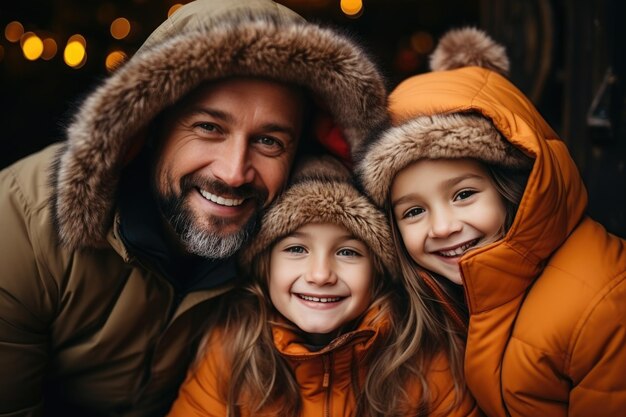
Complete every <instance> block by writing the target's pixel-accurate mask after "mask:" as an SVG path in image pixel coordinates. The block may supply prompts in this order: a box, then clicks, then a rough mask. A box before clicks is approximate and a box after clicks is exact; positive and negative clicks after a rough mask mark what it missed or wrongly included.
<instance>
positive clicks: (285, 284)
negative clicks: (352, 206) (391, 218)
mask: <svg viewBox="0 0 626 417" xmlns="http://www.w3.org/2000/svg"><path fill="white" fill-rule="evenodd" d="M372 276H373V264H372V259H371V257H370V254H369V251H368V248H367V246H366V245H365V244H364V243H363V242H362V241H360V240H358V239H356V238H354V236H352V234H350V233H348V231H347V230H346V229H345V228H343V227H341V226H337V225H335V224H329V223H323V224H317V223H314V224H307V225H305V226H302V227H300V228H299V229H297V230H296V231H295V232H294V233H292V234H290V235H288V236H287V237H285V238H283V239H281V240H280V241H278V242H277V243H276V244H275V245H274V247H273V248H272V253H271V260H270V280H269V293H270V298H271V300H272V303H273V304H274V306H275V307H276V309H277V310H278V312H280V313H281V314H282V315H283V316H284V317H285V318H287V319H288V320H290V321H291V322H292V323H294V324H295V325H296V326H298V327H299V328H300V329H301V330H302V331H303V332H305V333H309V334H328V335H331V334H332V335H333V336H334V334H335V331H336V330H338V329H339V328H341V327H342V326H343V325H344V324H346V323H348V322H350V321H352V320H354V319H355V318H357V317H358V316H360V315H361V314H362V313H363V312H364V311H365V310H366V309H367V308H368V306H369V303H370V301H371V290H370V288H371V285H372Z"/></svg>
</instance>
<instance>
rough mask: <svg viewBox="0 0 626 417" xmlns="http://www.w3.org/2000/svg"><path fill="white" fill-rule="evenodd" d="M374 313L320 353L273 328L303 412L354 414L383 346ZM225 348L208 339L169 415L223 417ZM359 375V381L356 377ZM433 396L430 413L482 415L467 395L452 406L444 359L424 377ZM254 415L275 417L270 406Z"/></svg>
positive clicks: (384, 326)
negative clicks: (357, 396)
mask: <svg viewBox="0 0 626 417" xmlns="http://www.w3.org/2000/svg"><path fill="white" fill-rule="evenodd" d="M374 314H375V311H371V312H370V314H369V315H367V316H365V318H364V319H363V322H362V323H361V324H360V326H359V327H358V328H357V329H355V330H353V331H351V332H349V333H345V334H344V335H342V336H340V337H338V338H337V339H335V340H334V341H332V342H331V343H330V344H329V345H327V346H326V347H324V348H323V349H321V350H318V351H311V350H310V349H309V348H308V347H307V346H306V344H304V341H303V340H302V338H301V337H300V336H299V335H297V334H296V333H294V332H293V331H291V330H289V329H288V328H287V327H285V326H281V325H274V326H273V327H272V332H273V337H274V343H275V346H276V349H278V351H279V352H280V354H281V356H282V357H283V358H284V359H285V361H286V362H287V363H288V364H289V367H290V368H291V369H292V370H293V373H294V376H295V378H296V380H297V382H298V385H299V387H300V392H301V394H302V395H301V399H302V408H301V414H300V415H302V416H327V415H328V416H352V415H353V414H352V413H354V406H355V390H357V389H359V388H358V387H360V386H362V384H363V380H364V378H365V375H366V372H367V369H368V368H369V366H368V364H369V363H371V359H372V354H375V353H376V352H377V350H380V349H381V347H383V345H382V343H383V339H384V337H385V335H386V332H387V331H388V327H389V323H388V321H384V320H383V321H378V322H377V324H374V323H373V322H372V320H371V319H372V316H373V315H374ZM227 349H228V346H226V345H224V341H223V339H222V337H221V333H220V332H219V331H217V330H216V331H215V332H214V333H213V334H212V335H211V338H210V340H209V344H208V349H207V354H206V356H205V357H204V359H203V360H202V361H201V362H200V364H199V365H198V367H197V369H196V370H195V372H193V373H190V375H189V377H188V379H187V380H186V381H185V383H184V384H183V386H182V388H181V391H180V395H179V397H178V399H177V401H176V402H175V403H174V407H173V408H172V410H171V411H170V414H169V415H168V417H191V416H203V417H209V416H216V417H218V416H224V415H226V406H225V404H224V401H223V400H222V399H221V397H220V389H221V388H222V386H221V385H220V382H219V381H222V383H223V381H228V376H229V368H228V367H227V365H225V364H228V361H227V360H225V359H224V357H225V356H226V352H225V351H226V350H227ZM355 378H358V381H355ZM426 380H427V381H428V383H429V388H430V389H431V390H432V393H433V395H434V398H433V400H432V402H431V403H430V411H431V413H430V414H429V415H432V416H443V415H445V416H451V417H454V416H480V415H481V414H479V412H478V410H477V409H476V406H475V403H474V401H473V400H472V399H471V398H470V397H469V396H466V397H465V399H464V401H463V402H462V403H461V404H460V405H459V406H458V407H457V408H454V409H451V410H450V409H449V407H450V406H451V404H452V403H453V401H454V390H453V385H452V383H451V379H450V374H449V369H448V364H447V362H446V360H445V357H444V356H443V355H442V356H439V357H438V358H437V359H436V360H435V361H433V363H432V365H431V368H430V372H428V374H427V376H426ZM408 389H409V392H410V393H411V397H412V398H415V399H416V401H417V399H419V398H421V396H422V392H421V390H420V388H419V387H418V386H413V387H410V388H408ZM267 408H268V410H263V411H262V413H260V414H259V413H257V414H254V415H257V416H260V415H263V416H265V415H267V416H275V415H277V414H275V413H272V411H271V406H270V407H267ZM250 415H252V414H251V413H250V410H245V409H244V410H242V413H241V416H242V417H244V416H250Z"/></svg>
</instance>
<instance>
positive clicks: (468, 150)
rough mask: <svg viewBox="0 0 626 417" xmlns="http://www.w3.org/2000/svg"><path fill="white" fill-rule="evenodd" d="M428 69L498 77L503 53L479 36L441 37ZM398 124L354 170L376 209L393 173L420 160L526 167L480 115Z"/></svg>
mask: <svg viewBox="0 0 626 417" xmlns="http://www.w3.org/2000/svg"><path fill="white" fill-rule="evenodd" d="M431 66H432V69H433V71H447V70H453V69H456V68H461V67H463V66H482V67H485V68H489V69H491V70H492V71H496V72H499V73H501V74H503V73H505V72H506V71H507V70H508V68H509V61H508V58H507V57H506V54H505V50H504V48H503V47H502V46H500V45H498V44H496V43H495V42H494V41H493V40H492V39H491V38H489V36H487V35H486V34H485V33H484V32H482V31H480V30H478V29H474V28H466V29H458V30H453V31H451V32H448V33H447V34H446V35H444V37H443V38H442V39H441V40H440V42H439V44H438V46H437V48H436V50H435V51H434V53H433V55H432V57H431ZM417 77H419V75H418V76H417ZM416 93H417V92H416ZM424 94H428V93H427V92H425V93H424ZM391 98H392V99H393V92H392V94H391ZM401 119H402V120H401V121H400V122H399V123H398V124H397V125H396V126H393V127H391V128H389V129H388V130H386V131H385V132H383V134H382V135H381V136H380V137H378V138H377V139H376V140H375V141H374V142H373V143H371V144H370V146H369V148H368V150H367V152H366V153H365V154H364V155H363V158H362V159H361V160H360V161H359V164H358V166H357V174H358V176H359V179H360V181H361V183H362V185H363V187H364V188H365V190H366V192H367V193H368V194H369V195H370V197H371V198H372V199H373V200H374V201H375V202H376V204H378V205H379V206H380V207H383V206H384V205H385V201H386V199H387V196H388V193H389V190H390V187H391V184H392V182H393V179H394V178H395V176H396V174H397V173H398V172H399V171H400V170H402V169H403V168H405V167H407V166H408V165H410V164H411V163H413V162H415V161H418V160H420V159H423V158H428V159H438V158H474V159H478V160H481V161H483V162H486V163H489V164H494V165H501V166H506V167H510V168H528V167H529V166H530V164H531V160H530V158H528V157H526V156H525V155H524V154H523V153H522V152H521V151H520V150H518V149H516V148H515V147H514V146H513V145H511V144H510V143H509V142H508V141H507V140H505V139H504V138H503V137H502V135H501V133H500V132H499V131H498V130H497V129H496V128H495V126H494V125H493V124H492V123H491V121H490V120H488V119H487V118H485V117H483V116H482V115H478V114H473V113H441V114H434V115H416V116H415V117H412V118H411V117H405V116H402V118H401Z"/></svg>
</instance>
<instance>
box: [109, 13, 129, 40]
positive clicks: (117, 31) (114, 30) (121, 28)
mask: <svg viewBox="0 0 626 417" xmlns="http://www.w3.org/2000/svg"><path fill="white" fill-rule="evenodd" d="M110 31H111V36H113V37H114V38H115V39H118V40H119V39H124V38H125V37H127V36H128V34H129V33H130V22H129V21H128V19H126V18H125V17H118V18H117V19H115V20H114V21H113V22H112V23H111V29H110Z"/></svg>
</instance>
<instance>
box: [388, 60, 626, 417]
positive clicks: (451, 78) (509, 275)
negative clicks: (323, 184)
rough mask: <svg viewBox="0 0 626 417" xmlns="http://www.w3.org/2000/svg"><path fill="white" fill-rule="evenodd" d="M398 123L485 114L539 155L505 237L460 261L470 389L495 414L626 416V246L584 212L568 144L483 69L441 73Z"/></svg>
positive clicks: (417, 91)
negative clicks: (440, 115)
mask: <svg viewBox="0 0 626 417" xmlns="http://www.w3.org/2000/svg"><path fill="white" fill-rule="evenodd" d="M390 111H391V114H392V118H393V120H394V125H399V124H402V123H403V122H404V121H406V120H408V119H411V118H413V117H415V116H417V115H432V114H435V113H456V112H465V111H475V112H478V113H480V114H482V115H484V116H486V117H487V118H489V119H490V120H492V122H493V123H494V125H495V127H496V128H497V129H498V130H499V131H500V132H501V133H502V135H503V136H504V137H505V138H506V139H507V140H508V141H509V142H511V143H512V144H513V145H514V146H516V147H518V148H519V149H521V150H522V151H523V152H524V153H526V154H527V155H529V156H531V157H533V158H534V159H535V162H534V165H533V169H532V172H531V174H530V177H529V180H528V184H527V186H526V190H525V192H524V196H523V198H522V201H521V203H520V206H519V209H518V211H517V215H516V218H515V221H514V223H513V225H512V227H511V229H510V230H509V232H508V233H507V235H506V236H505V237H504V239H502V240H500V241H498V242H496V243H493V244H491V245H489V246H485V247H482V248H479V249H476V250H474V251H471V252H468V253H467V254H466V255H465V256H464V257H463V258H462V260H461V262H460V267H461V271H462V274H463V280H464V284H465V296H466V301H467V304H468V307H469V311H470V323H469V333H468V338H467V349H466V355H465V372H466V378H467V384H468V386H469V388H470V390H471V391H472V393H473V394H474V396H475V398H476V401H477V402H478V404H479V406H480V407H481V408H482V409H483V410H484V411H485V412H486V413H487V414H488V415H490V416H493V417H496V416H508V415H510V416H532V417H535V416H550V417H553V416H554V417H556V416H570V417H589V416H594V417H601V416H607V417H608V416H611V417H612V416H617V415H624V414H625V413H626V246H625V241H624V240H622V239H620V238H618V237H616V236H613V235H611V234H609V233H607V231H606V230H605V229H604V228H603V227H602V226H601V225H600V224H598V223H597V222H595V221H593V220H592V219H590V218H589V217H588V216H587V215H586V214H585V209H586V205H587V193H586V191H585V188H584V185H583V182H582V179H581V177H580V175H579V173H578V170H577V168H576V166H575V164H574V162H573V160H572V159H571V157H570V155H569V152H568V150H567V147H566V145H565V143H563V142H562V141H561V140H560V139H559V138H558V137H557V135H556V133H554V131H553V130H552V129H551V128H550V127H549V126H548V125H547V123H546V122H545V121H544V119H543V118H542V117H541V115H540V114H539V113H538V111H537V110H536V109H535V107H534V106H533V105H532V104H531V103H530V101H529V100H528V99H527V98H526V97H525V96H524V94H522V93H521V92H520V91H519V90H518V89H517V88H516V87H515V86H513V85H512V84H511V83H510V82H509V81H508V80H506V79H505V78H504V77H502V76H500V75H498V74H496V73H495V72H492V71H489V70H487V69H483V68H478V67H466V68H461V69H457V70H451V71H441V72H432V73H428V74H424V75H421V76H419V77H414V78H411V79H409V80H407V81H405V82H404V83H402V84H400V85H399V86H398V87H397V88H396V89H395V91H394V92H393V93H392V94H391V96H390Z"/></svg>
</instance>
